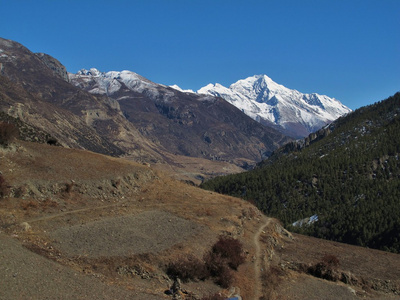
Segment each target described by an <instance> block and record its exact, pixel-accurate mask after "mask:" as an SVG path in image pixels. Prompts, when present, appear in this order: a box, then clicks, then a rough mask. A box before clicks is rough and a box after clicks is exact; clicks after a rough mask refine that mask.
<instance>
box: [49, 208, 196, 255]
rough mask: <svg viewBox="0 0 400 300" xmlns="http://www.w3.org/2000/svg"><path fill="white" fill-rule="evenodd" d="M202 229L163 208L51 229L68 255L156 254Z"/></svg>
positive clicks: (60, 246)
mask: <svg viewBox="0 0 400 300" xmlns="http://www.w3.org/2000/svg"><path fill="white" fill-rule="evenodd" d="M200 231H201V226H200V225H198V224H196V223H194V222H191V221H188V220H185V219H183V218H179V217H177V216H175V215H173V214H171V213H168V212H163V211H157V210H155V211H145V212H142V213H139V214H137V215H128V216H121V217H113V218H107V219H103V220H99V221H94V222H90V223H87V224H83V225H75V226H72V227H62V228H59V229H57V230H55V231H54V232H52V233H50V238H51V239H52V240H53V241H54V246H55V247H57V248H58V249H59V250H60V251H61V252H63V253H64V255H69V256H77V255H82V256H87V257H92V258H95V257H104V256H108V257H109V256H127V255H134V254H142V253H153V254H156V253H158V252H160V251H162V250H165V249H168V248H170V247H172V246H174V245H175V244H178V243H180V242H184V241H185V239H186V238H188V237H190V236H193V235H195V234H196V233H198V232H200Z"/></svg>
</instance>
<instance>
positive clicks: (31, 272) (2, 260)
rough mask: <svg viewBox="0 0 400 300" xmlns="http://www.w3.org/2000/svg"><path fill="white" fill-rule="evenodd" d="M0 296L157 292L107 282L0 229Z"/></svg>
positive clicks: (63, 296) (86, 296)
mask: <svg viewBox="0 0 400 300" xmlns="http://www.w3.org/2000/svg"><path fill="white" fill-rule="evenodd" d="M0 278H1V280H0V299H1V300H11V299H41V300H42V299H138V300H145V299H149V300H155V299H160V296H152V295H149V294H141V293H137V292H135V291H134V290H133V291H128V290H125V289H123V288H119V287H117V286H109V285H107V284H105V283H103V282H102V281H101V280H100V279H98V278H96V277H93V276H85V275H83V274H81V273H78V272H75V271H74V270H72V269H70V268H67V267H64V266H61V265H59V264H57V263H55V262H53V261H51V260H48V259H46V258H44V257H42V256H40V255H37V254H35V253H33V252H31V251H29V250H27V249H26V248H24V247H23V246H21V245H20V243H19V241H17V240H14V239H13V238H10V237H9V236H6V235H4V234H1V233H0Z"/></svg>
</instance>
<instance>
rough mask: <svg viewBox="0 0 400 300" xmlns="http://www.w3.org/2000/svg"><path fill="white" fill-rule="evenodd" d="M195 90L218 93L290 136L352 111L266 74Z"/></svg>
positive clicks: (306, 132) (303, 134)
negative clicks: (304, 92) (274, 79)
mask: <svg viewBox="0 0 400 300" xmlns="http://www.w3.org/2000/svg"><path fill="white" fill-rule="evenodd" d="M197 92H198V93H201V94H209V95H213V96H217V97H221V98H223V99H225V100H226V101H228V102H230V103H231V104H233V105H235V106H236V107H237V108H239V109H240V110H242V111H243V112H244V113H245V114H247V115H249V116H250V117H252V118H253V119H255V120H257V121H259V122H261V123H264V124H268V125H273V126H277V128H278V129H280V130H281V131H282V132H284V133H285V134H288V135H291V136H293V137H304V136H307V135H308V134H310V133H311V132H314V131H316V130H318V129H320V128H321V127H322V126H324V125H325V124H327V123H329V122H331V121H333V120H335V119H337V118H338V117H340V116H341V115H343V114H346V113H348V112H350V111H351V110H350V109H349V108H348V107H346V106H344V105H343V104H342V103H340V102H339V101H338V100H336V99H334V98H330V97H328V96H324V95H319V94H316V93H313V94H303V93H301V92H299V91H297V90H291V89H289V88H287V87H285V86H283V85H281V84H278V83H276V82H275V81H273V80H272V79H271V78H270V77H268V76H267V75H255V76H251V77H248V78H246V79H241V80H239V81H237V82H235V83H233V84H231V85H230V86H229V88H227V87H224V86H222V85H220V84H218V83H217V84H208V85H206V86H205V87H203V88H201V89H199V90H198V91H197Z"/></svg>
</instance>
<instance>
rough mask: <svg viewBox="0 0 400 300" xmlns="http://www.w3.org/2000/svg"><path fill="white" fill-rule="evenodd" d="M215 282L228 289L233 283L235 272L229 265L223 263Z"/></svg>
mask: <svg viewBox="0 0 400 300" xmlns="http://www.w3.org/2000/svg"><path fill="white" fill-rule="evenodd" d="M214 282H215V283H216V284H218V285H220V286H221V287H222V288H224V289H227V288H228V287H230V286H231V285H232V283H233V273H232V270H231V269H229V267H228V266H227V265H223V266H222V268H221V269H220V271H219V274H218V276H217V277H215V279H214Z"/></svg>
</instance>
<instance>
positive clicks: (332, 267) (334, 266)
mask: <svg viewBox="0 0 400 300" xmlns="http://www.w3.org/2000/svg"><path fill="white" fill-rule="evenodd" d="M338 266H339V259H338V258H337V257H336V256H335V255H331V254H329V255H325V256H324V257H322V259H321V261H320V262H318V263H316V264H314V265H312V266H311V267H309V268H308V273H309V274H311V275H313V276H315V277H319V278H323V279H326V280H330V281H338V280H340V279H341V274H340V273H339V272H338Z"/></svg>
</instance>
